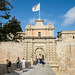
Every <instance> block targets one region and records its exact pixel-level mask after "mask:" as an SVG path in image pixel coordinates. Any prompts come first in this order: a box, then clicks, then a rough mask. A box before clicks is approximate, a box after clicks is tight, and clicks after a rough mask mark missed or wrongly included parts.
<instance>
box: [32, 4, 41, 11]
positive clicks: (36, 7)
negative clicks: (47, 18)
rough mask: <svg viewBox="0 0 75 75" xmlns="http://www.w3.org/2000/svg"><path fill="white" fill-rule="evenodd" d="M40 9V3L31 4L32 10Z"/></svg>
mask: <svg viewBox="0 0 75 75" xmlns="http://www.w3.org/2000/svg"><path fill="white" fill-rule="evenodd" d="M39 10H40V3H39V4H37V5H36V6H33V8H32V11H33V12H35V11H39Z"/></svg>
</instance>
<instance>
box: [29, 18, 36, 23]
mask: <svg viewBox="0 0 75 75" xmlns="http://www.w3.org/2000/svg"><path fill="white" fill-rule="evenodd" d="M35 20H36V19H35V18H33V19H29V22H28V23H29V24H35Z"/></svg>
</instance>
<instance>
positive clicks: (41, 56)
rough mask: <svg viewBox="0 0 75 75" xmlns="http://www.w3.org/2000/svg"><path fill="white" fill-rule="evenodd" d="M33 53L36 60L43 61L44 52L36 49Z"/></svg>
mask: <svg viewBox="0 0 75 75" xmlns="http://www.w3.org/2000/svg"><path fill="white" fill-rule="evenodd" d="M35 53H36V58H37V59H39V58H40V59H41V58H42V59H44V57H45V52H44V49H42V48H37V49H36V50H35Z"/></svg>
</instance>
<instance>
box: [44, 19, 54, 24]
mask: <svg viewBox="0 0 75 75" xmlns="http://www.w3.org/2000/svg"><path fill="white" fill-rule="evenodd" d="M44 22H45V23H46V24H53V25H54V24H55V22H54V21H50V20H48V19H44Z"/></svg>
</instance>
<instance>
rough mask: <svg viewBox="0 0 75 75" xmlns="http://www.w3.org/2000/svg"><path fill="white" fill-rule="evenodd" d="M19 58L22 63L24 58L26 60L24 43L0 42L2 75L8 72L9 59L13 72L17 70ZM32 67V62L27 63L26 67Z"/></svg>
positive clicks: (0, 70)
mask: <svg viewBox="0 0 75 75" xmlns="http://www.w3.org/2000/svg"><path fill="white" fill-rule="evenodd" d="M18 57H20V61H22V58H24V44H23V42H20V43H15V42H0V73H5V72H7V68H6V60H7V59H8V60H10V61H11V63H12V66H11V70H14V69H16V62H17V58H18ZM30 65H31V63H30V62H26V67H27V66H30Z"/></svg>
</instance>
